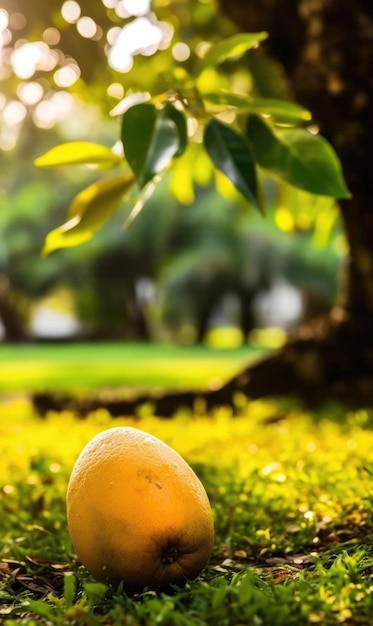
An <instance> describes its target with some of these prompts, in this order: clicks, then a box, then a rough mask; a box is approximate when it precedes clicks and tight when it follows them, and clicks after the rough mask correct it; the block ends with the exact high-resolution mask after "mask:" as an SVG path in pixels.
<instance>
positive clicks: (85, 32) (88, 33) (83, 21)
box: [76, 15, 97, 39]
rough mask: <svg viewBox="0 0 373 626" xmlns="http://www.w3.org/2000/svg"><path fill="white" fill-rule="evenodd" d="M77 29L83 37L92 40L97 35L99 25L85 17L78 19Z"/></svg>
mask: <svg viewBox="0 0 373 626" xmlns="http://www.w3.org/2000/svg"><path fill="white" fill-rule="evenodd" d="M76 29H77V31H78V33H79V35H81V36H82V37H85V38H86V39H92V38H93V37H95V35H96V33H97V24H96V22H95V21H94V20H93V19H92V18H91V17H88V16H87V15H84V16H83V17H80V18H79V19H78V21H77V23H76Z"/></svg>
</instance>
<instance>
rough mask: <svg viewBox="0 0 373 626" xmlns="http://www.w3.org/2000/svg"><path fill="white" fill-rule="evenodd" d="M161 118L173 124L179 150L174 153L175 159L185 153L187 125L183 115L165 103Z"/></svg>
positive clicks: (168, 103)
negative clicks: (177, 136) (177, 135)
mask: <svg viewBox="0 0 373 626" xmlns="http://www.w3.org/2000/svg"><path fill="white" fill-rule="evenodd" d="M163 117H165V118H168V119H170V120H172V121H173V122H174V124H175V125H176V128H177V132H178V134H179V148H178V150H177V152H176V153H175V157H179V156H181V155H182V154H183V153H184V152H185V148H186V146H187V143H188V132H187V123H186V119H185V115H184V113H182V112H181V111H179V109H176V107H174V106H173V105H172V104H171V103H170V102H167V104H166V105H165V107H164V108H163Z"/></svg>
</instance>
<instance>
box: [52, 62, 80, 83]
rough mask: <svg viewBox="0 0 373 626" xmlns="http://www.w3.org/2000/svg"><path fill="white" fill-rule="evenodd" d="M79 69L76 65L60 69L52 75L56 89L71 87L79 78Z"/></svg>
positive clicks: (70, 64) (72, 64) (71, 64)
mask: <svg viewBox="0 0 373 626" xmlns="http://www.w3.org/2000/svg"><path fill="white" fill-rule="evenodd" d="M79 76H80V69H79V67H78V66H77V65H76V63H69V64H68V65H65V66H64V67H60V68H59V69H58V70H57V71H56V72H55V74H54V82H55V83H56V85H58V87H71V85H73V84H74V83H75V82H76V81H77V80H78V78H79Z"/></svg>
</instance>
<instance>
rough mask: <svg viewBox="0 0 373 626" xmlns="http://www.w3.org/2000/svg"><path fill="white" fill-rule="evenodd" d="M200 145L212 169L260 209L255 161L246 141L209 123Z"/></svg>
mask: <svg viewBox="0 0 373 626" xmlns="http://www.w3.org/2000/svg"><path fill="white" fill-rule="evenodd" d="M203 143H204V146H205V149H206V152H207V153H208V155H209V156H210V158H211V160H212V162H213V163H214V165H215V167H216V168H217V169H218V170H220V171H221V172H223V174H225V175H226V176H227V178H229V180H230V181H231V182H232V183H233V185H234V186H235V187H236V189H238V190H239V191H240V192H241V193H242V194H243V196H244V197H245V198H246V199H247V200H249V202H251V204H253V205H254V206H255V207H257V208H259V199H258V183H257V176H256V169H255V161H254V158H253V154H252V150H251V148H250V146H249V144H248V142H247V141H246V139H245V138H244V137H243V136H242V135H240V134H239V133H238V132H237V131H236V130H233V129H232V128H230V127H229V126H227V125H226V124H223V123H222V122H219V121H218V120H216V119H212V120H210V121H209V122H208V124H207V125H206V127H205V132H204V136H203Z"/></svg>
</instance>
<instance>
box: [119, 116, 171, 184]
mask: <svg viewBox="0 0 373 626" xmlns="http://www.w3.org/2000/svg"><path fill="white" fill-rule="evenodd" d="M122 142H123V147H124V153H125V156H126V158H127V161H128V163H129V164H130V166H131V168H132V170H133V172H134V174H135V176H136V180H137V183H138V185H139V187H140V189H141V188H143V187H144V186H145V185H146V183H148V182H149V181H150V180H152V178H154V176H156V175H157V174H160V173H161V172H162V171H163V170H164V169H165V168H166V167H167V166H168V165H169V163H170V162H171V161H172V159H173V157H174V156H176V155H177V153H178V151H179V150H180V147H181V144H180V137H179V130H178V127H177V125H176V123H175V121H174V120H173V119H171V118H170V117H169V116H167V115H165V114H163V111H162V110H158V109H157V108H156V107H155V106H154V105H153V104H138V105H136V106H133V107H131V108H130V109H128V111H126V112H125V113H124V115H123V119H122Z"/></svg>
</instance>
